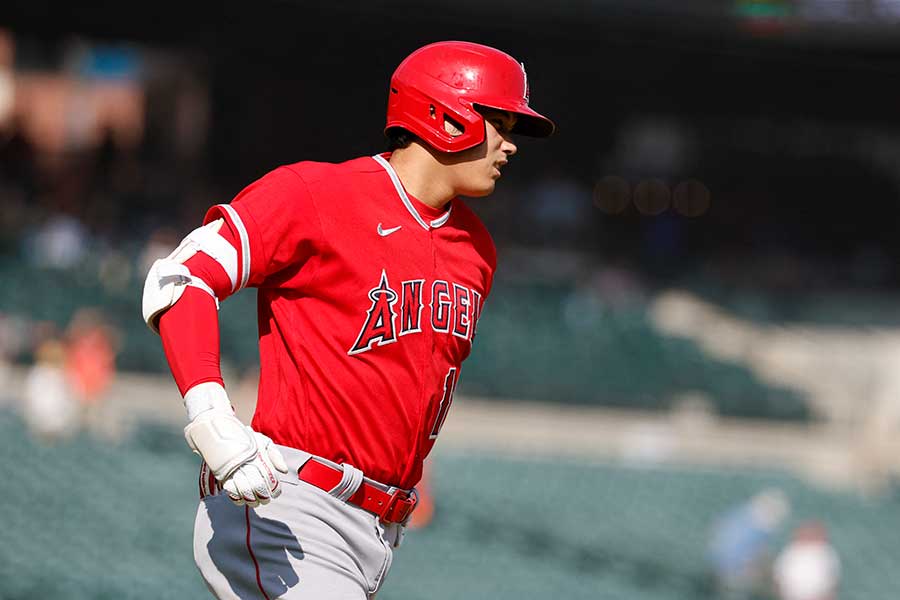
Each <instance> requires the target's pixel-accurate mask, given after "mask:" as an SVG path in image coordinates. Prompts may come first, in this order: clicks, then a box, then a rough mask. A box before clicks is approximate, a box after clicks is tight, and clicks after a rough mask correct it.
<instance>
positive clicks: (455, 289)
mask: <svg viewBox="0 0 900 600" xmlns="http://www.w3.org/2000/svg"><path fill="white" fill-rule="evenodd" d="M388 158H389V155H387V154H385V155H378V156H375V157H365V158H359V159H355V160H351V161H348V162H345V163H341V164H329V163H313V162H301V163H296V164H292V165H287V166H283V167H280V168H278V169H276V170H274V171H272V172H270V173H268V174H267V175H265V176H264V177H263V178H261V179H259V180H258V181H256V182H254V183H253V184H251V185H250V186H248V187H247V188H246V189H244V190H243V191H242V192H241V193H240V194H239V195H238V196H237V197H236V198H235V199H234V200H233V201H232V203H231V204H222V205H217V206H215V207H213V208H211V209H210V211H209V212H208V213H207V215H206V222H210V221H212V220H214V219H218V218H225V219H226V220H227V221H228V223H229V225H230V227H231V228H232V230H233V231H237V232H238V234H239V238H240V248H239V249H238V250H239V252H238V255H239V258H238V260H239V277H240V281H239V282H238V284H237V286H238V287H243V286H248V285H249V286H255V287H257V288H258V289H259V297H258V309H259V353H260V366H261V373H260V384H259V395H258V402H257V407H256V413H255V415H254V417H253V423H252V424H253V428H254V429H256V430H257V431H259V432H261V433H264V434H266V435H268V436H269V437H271V438H272V439H273V440H274V441H275V442H277V443H279V444H284V445H287V446H292V447H295V448H300V449H303V450H306V451H308V452H311V453H313V454H316V455H319V456H322V457H325V458H328V459H330V460H333V461H335V462H339V463H343V462H347V463H350V464H352V465H354V466H356V467H358V468H360V469H362V470H363V472H364V473H365V474H366V475H367V476H369V477H371V478H373V479H376V480H378V481H382V482H384V483H388V484H392V485H397V486H400V487H411V486H413V485H415V484H416V482H418V481H419V479H420V477H421V473H422V461H423V459H424V458H425V456H427V455H428V453H429V452H430V450H431V448H432V446H433V445H434V442H435V439H436V438H437V436H438V433H439V432H440V430H441V426H442V425H443V423H444V419H445V418H446V416H447V411H448V410H449V408H450V403H451V401H452V399H453V391H454V388H455V386H456V383H457V381H458V380H459V375H460V365H461V364H462V362H463V360H465V358H466V357H467V356H468V355H469V352H470V351H471V347H472V340H473V338H474V336H475V328H476V325H477V323H478V318H479V315H480V314H481V310H482V305H483V302H484V300H485V298H487V295H488V293H489V292H490V289H491V283H492V281H493V275H494V270H495V268H496V250H495V248H494V244H493V241H492V240H491V237H490V235H489V234H488V232H487V230H486V229H485V227H484V225H483V224H482V223H481V221H480V220H479V219H478V217H477V216H475V214H474V213H473V212H472V211H471V210H470V209H469V208H468V207H467V206H466V205H465V204H464V203H463V202H462V201H461V200H459V199H454V200H453V201H451V202H450V203H449V204H448V205H447V206H446V207H445V210H436V209H434V208H431V207H429V206H426V205H425V204H422V203H421V202H419V201H417V200H416V199H415V198H413V197H411V196H410V195H409V194H408V193H407V192H406V191H405V190H404V188H403V185H402V184H401V182H400V180H399V178H398V177H397V174H396V173H395V172H394V170H393V169H392V168H391V166H390V164H389V163H388V160H387V159H388Z"/></svg>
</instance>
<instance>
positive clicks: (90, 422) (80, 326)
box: [65, 308, 118, 435]
mask: <svg viewBox="0 0 900 600" xmlns="http://www.w3.org/2000/svg"><path fill="white" fill-rule="evenodd" d="M66 338H67V344H68V347H67V352H66V360H65V370H66V377H67V381H68V382H69V385H70V386H71V390H72V394H73V396H74V397H75V399H76V400H77V401H78V402H79V404H80V406H81V418H82V424H83V425H84V427H86V428H87V429H88V430H89V431H91V432H93V433H95V434H101V435H102V434H106V433H113V432H114V429H113V423H112V422H111V421H110V419H109V418H108V416H107V415H105V414H104V410H103V408H104V404H105V403H104V400H105V394H106V391H107V390H108V389H109V386H110V384H111V383H112V380H113V378H114V377H115V370H116V365H115V360H116V347H117V345H118V335H117V334H116V332H115V331H114V330H113V328H112V327H111V326H110V325H108V324H107V323H105V322H104V319H103V317H102V316H101V314H100V312H99V311H98V310H96V309H91V308H82V309H79V310H78V311H77V312H76V313H75V315H74V316H73V317H72V320H71V322H70V323H69V327H68V330H67V331H66Z"/></svg>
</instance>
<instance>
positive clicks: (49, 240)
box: [30, 213, 88, 269]
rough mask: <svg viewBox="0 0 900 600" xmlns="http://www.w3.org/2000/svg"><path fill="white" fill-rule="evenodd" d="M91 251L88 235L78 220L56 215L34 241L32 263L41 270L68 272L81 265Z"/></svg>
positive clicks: (40, 228) (43, 227)
mask: <svg viewBox="0 0 900 600" xmlns="http://www.w3.org/2000/svg"><path fill="white" fill-rule="evenodd" d="M87 248H88V231H87V229H86V228H85V227H84V225H83V224H82V223H81V222H80V221H79V220H78V219H76V218H74V217H72V216H69V215H65V214H60V213H57V214H55V215H53V216H51V217H50V218H49V219H48V220H47V221H46V222H45V223H44V224H43V225H41V226H40V227H39V228H38V230H37V231H36V232H35V234H34V237H33V238H32V239H31V244H30V255H31V259H32V262H33V263H34V264H36V265H38V266H41V267H50V268H54V269H68V268H70V267H74V266H76V265H78V264H79V263H81V261H82V259H83V258H84V256H85V254H87Z"/></svg>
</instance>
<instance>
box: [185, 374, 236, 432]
mask: <svg viewBox="0 0 900 600" xmlns="http://www.w3.org/2000/svg"><path fill="white" fill-rule="evenodd" d="M184 408H185V410H186V411H187V417H188V420H189V421H191V422H193V421H194V419H196V418H197V417H198V416H200V415H201V414H203V413H205V412H207V411H210V410H213V411H216V412H219V413H227V414H232V415H233V414H234V408H233V407H232V406H231V400H229V399H228V393H227V392H226V391H225V388H224V387H223V386H222V384H221V383H219V382H217V381H206V382H203V383H198V384H197V385H195V386H193V387H191V388H190V389H189V390H188V391H187V392H185V394H184Z"/></svg>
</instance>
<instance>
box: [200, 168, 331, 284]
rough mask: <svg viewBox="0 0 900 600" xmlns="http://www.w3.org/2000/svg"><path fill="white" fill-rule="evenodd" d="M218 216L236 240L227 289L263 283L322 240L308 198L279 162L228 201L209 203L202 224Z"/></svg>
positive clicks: (304, 258)
mask: <svg viewBox="0 0 900 600" xmlns="http://www.w3.org/2000/svg"><path fill="white" fill-rule="evenodd" d="M219 218H224V219H225V220H226V222H227V223H228V225H229V227H230V228H231V229H232V231H234V232H236V233H237V236H238V241H239V244H238V246H239V247H238V249H237V250H238V277H237V281H236V282H235V286H234V289H233V290H232V293H233V292H237V291H238V290H240V289H242V288H244V287H247V286H257V287H258V286H262V285H265V284H266V281H267V279H268V278H269V277H270V276H272V275H274V274H275V273H278V272H279V271H281V270H283V269H285V268H288V267H291V266H297V265H303V264H304V263H306V262H307V261H308V260H309V259H310V258H311V257H312V256H314V255H315V254H316V251H317V249H318V248H320V247H321V244H322V226H321V223H320V221H319V215H318V211H317V210H316V206H315V202H314V199H313V197H312V195H311V194H310V193H309V190H308V188H307V186H306V183H305V182H304V181H303V179H302V177H301V175H300V173H299V172H298V170H297V168H296V167H294V166H283V167H279V168H277V169H275V170H274V171H271V172H269V173H267V174H266V175H265V176H263V177H262V178H260V179H258V180H257V181H255V182H253V183H251V184H250V185H249V186H247V187H246V188H244V189H243V190H242V191H241V192H240V193H239V194H238V195H237V196H236V197H235V198H234V200H232V201H231V203H230V204H217V205H216V206H213V207H212V208H210V209H209V211H208V212H207V213H206V217H205V219H204V223H209V222H211V221H214V220H216V219H219ZM309 275H310V276H311V273H309Z"/></svg>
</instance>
